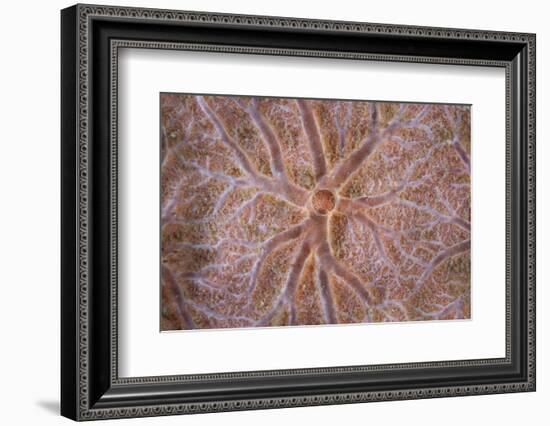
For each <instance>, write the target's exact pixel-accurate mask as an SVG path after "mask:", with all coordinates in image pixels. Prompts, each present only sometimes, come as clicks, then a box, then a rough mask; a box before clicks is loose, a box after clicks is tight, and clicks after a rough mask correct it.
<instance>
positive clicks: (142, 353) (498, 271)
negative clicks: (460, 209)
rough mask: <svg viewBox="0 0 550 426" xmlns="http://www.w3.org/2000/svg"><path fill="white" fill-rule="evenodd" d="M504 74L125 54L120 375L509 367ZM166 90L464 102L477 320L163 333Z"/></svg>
mask: <svg viewBox="0 0 550 426" xmlns="http://www.w3.org/2000/svg"><path fill="white" fill-rule="evenodd" d="M220 75H223V77H224V78H218V76H220ZM151 76H155V78H151ZM182 76H185V77H182ZM504 76H505V73H504V70H503V69H502V68H487V67H464V66H448V65H438V66H434V65H429V64H407V65H404V64H401V63H387V62H386V63H372V62H362V61H353V62H351V61H342V60H327V59H326V58H322V59H317V58H297V57H286V58H283V57H276V58H275V59H274V58H273V57H269V56H258V55H249V56H246V57H243V56H242V55H238V56H236V55H227V54H219V53H204V52H177V51H158V50H156V51H155V50H143V49H140V50H136V49H124V50H123V51H122V52H121V53H120V56H119V81H120V87H119V92H118V94H119V111H120V113H119V158H120V159H121V162H120V165H119V175H120V181H119V185H120V194H121V199H120V203H119V206H120V210H119V215H120V216H119V223H120V225H121V227H120V233H119V253H120V267H119V280H120V281H119V335H120V340H119V344H120V346H119V349H120V357H119V360H120V364H119V365H120V368H119V374H120V375H121V376H123V377H124V376H126V377H128V376H129V377H133V376H155V375H169V374H198V373H214V372H219V371H247V370H270V369H288V368H314V367H325V366H345V365H361V364H377V363H392V362H424V361H436V360H456V359H478V358H499V357H504V356H505V334H504V333H505V311H504V308H505V233H504V232H503V230H504V229H505V214H504V211H505V179H504V177H505V152H506V151H505V144H504V141H505V78H504ZM328 80H330V81H331V84H330V85H326V84H323V82H325V81H328ZM266 82H268V84H266ZM166 91H176V92H187V93H189V92H193V93H205V92H206V93H217V94H222V93H225V94H228V93H229V94H230V93H239V94H248V95H252V94H256V95H258V94H261V95H266V96H269V95H272V96H301V97H328V98H333V99H335V98H336V99H337V98H340V99H377V100H389V101H392V100H396V101H399V100H407V101H411V102H412V101H415V102H449V103H462V104H464V103H471V104H472V107H471V114H472V129H471V131H472V152H471V159H472V277H471V278H472V302H473V303H472V319H471V320H461V321H417V322H408V323H391V324H381V323H378V324H355V325H353V326H349V325H346V326H320V327H276V328H268V329H258V328H255V329H233V330H201V331H192V332H190V331H182V332H178V333H159V331H158V330H159V324H158V323H159V308H158V306H159V303H160V301H159V287H158V281H159V279H158V277H159V260H158V253H159V237H158V229H159V223H158V217H159V213H158V209H159V206H158V205H157V204H156V203H152V202H151V200H158V199H159V169H158V164H159V149H158V128H159V127H158V126H159V110H158V108H159V107H158V101H159V92H166ZM483 253H491V254H492V255H491V256H490V257H486V256H483V255H482V254H483ZM228 347H231V350H229V351H228V350H225V351H223V350H222V349H221V348H228ZM190 348H192V349H190ZM222 351H223V356H221V357H220V353H221V352H222ZM213 366H214V368H215V369H213Z"/></svg>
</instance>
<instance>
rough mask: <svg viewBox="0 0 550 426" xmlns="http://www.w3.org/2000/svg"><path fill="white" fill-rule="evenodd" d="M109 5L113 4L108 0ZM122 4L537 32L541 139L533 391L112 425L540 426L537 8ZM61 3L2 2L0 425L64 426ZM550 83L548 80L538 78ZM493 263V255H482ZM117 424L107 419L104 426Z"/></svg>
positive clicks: (549, 196) (466, 0)
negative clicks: (61, 360) (338, 425)
mask: <svg viewBox="0 0 550 426" xmlns="http://www.w3.org/2000/svg"><path fill="white" fill-rule="evenodd" d="M104 3H107V4H117V3H119V2H118V1H117V2H111V1H108V0H105V1H104ZM120 3H126V4H131V5H134V6H149V7H153V6H156V7H166V8H175V9H196V10H207V11H226V12H235V13H255V14H268V15H286V16H299V17H314V18H330V19H345V20H358V21H370V22H383V23H400V24H418V25H437V26H449V27H466V28H480V29H495V30H509V31H529V32H536V33H537V35H538V38H537V44H538V46H537V53H538V58H537V66H538V71H537V76H538V79H539V80H538V82H537V88H538V89H537V95H538V101H537V107H538V114H537V115H538V117H539V122H538V125H537V132H538V141H539V144H538V152H537V163H538V165H539V167H538V177H537V182H538V185H537V187H538V190H537V192H538V206H537V208H538V214H537V216H538V219H539V221H538V228H537V229H538V230H537V235H538V239H537V244H538V250H537V251H538V292H537V301H538V303H537V314H538V332H537V335H538V345H537V347H538V373H537V378H538V386H537V387H538V391H537V392H536V393H530V394H509V395H492V396H481V397H463V398H453V399H438V400H423V401H404V402H387V403H376V404H361V405H348V406H329V407H318V408H294V409H285V410H270V411H258V412H241V413H226V414H212V415H202V416H188V417H185V418H181V417H179V418H178V417H172V418H156V419H135V420H118V421H117V422H120V424H135V425H138V424H159V425H161V424H182V422H186V424H189V425H217V424H227V425H237V424H238V425H257V424H267V425H269V424H280V423H289V424H300V423H301V422H307V423H315V424H319V425H325V424H326V425H330V424H334V423H337V422H338V423H352V424H355V423H361V424H365V423H371V424H372V423H380V422H384V423H385V424H389V425H391V424H399V423H400V422H401V423H405V422H406V423H407V424H419V425H420V424H422V425H440V424H442V423H444V424H445V425H448V426H450V425H465V424H466V425H470V424H472V425H473V424H478V423H479V422H481V421H490V422H491V423H492V424H498V425H517V424H523V423H528V422H530V423H531V424H546V423H547V422H548V416H549V415H548V401H549V400H550V367H548V363H549V362H550V361H548V360H549V358H550V356H549V355H550V353H549V347H548V342H550V314H549V312H550V310H549V309H548V304H549V303H550V300H549V292H548V289H547V287H546V285H547V283H548V280H549V278H550V263H549V262H548V257H549V256H550V247H549V243H550V235H549V230H550V228H549V226H548V223H547V221H546V222H545V218H548V217H550V193H549V191H548V185H550V170H549V168H548V166H547V164H548V162H549V161H550V148H549V147H548V144H547V143H545V142H546V141H547V140H548V138H549V137H550V134H549V130H550V127H549V125H548V124H547V120H545V119H544V118H545V117H547V116H548V115H549V114H550V104H549V101H550V98H549V97H548V75H550V50H549V42H550V28H548V26H547V21H546V17H547V16H548V12H547V11H545V10H543V7H544V2H542V1H540V0H530V1H529V0H525V1H523V2H521V3H518V2H517V1H503V0H501V1H490V2H489V1H487V2H480V1H470V0H463V1H462V2H459V3H449V4H445V5H444V4H442V2H440V1H420V0H418V1H415V2H410V1H406V0H394V1H392V2H369V3H365V2H358V1H357V0H339V1H338V2H334V1H330V2H329V1H324V0H323V1H321V0H316V1H302V2H297V1H295V0H277V1H271V2H258V1H250V0H248V1H245V0H242V1H241V0H231V1H230V2H229V1H227V0H225V1H224V0H192V1H191V0H189V1H175V0H172V1H169V0H162V1H152V0H149V1H140V0H133V1H131V2H124V1H123V0H120ZM68 5H70V3H69V2H65V1H55V0H54V1H49V2H36V1H34V2H33V1H26V2H10V3H7V4H4V5H3V8H2V12H3V18H4V19H3V22H2V26H0V31H1V32H2V34H1V36H2V37H1V40H2V53H3V55H2V68H0V73H1V76H2V78H1V79H0V105H1V107H2V110H1V117H2V121H1V125H0V141H1V142H0V143H1V144H0V150H1V152H0V174H1V176H0V178H1V179H0V182H1V184H0V185H1V195H2V205H1V210H0V215H1V219H2V220H1V221H0V241H1V242H0V250H1V253H0V254H1V259H2V263H1V268H0V271H1V272H0V276H1V279H0V283H1V287H0V288H1V289H2V290H1V291H2V294H1V297H0V324H1V331H2V351H1V352H0V359H1V362H0V378H1V380H0V393H1V395H0V398H1V399H0V400H1V401H2V412H1V416H2V423H3V424H8V425H17V424H42V425H48V424H52V425H53V424H69V421H68V420H66V419H63V418H60V417H58V415H57V411H58V394H59V384H58V383H59V332H58V330H59V9H60V8H62V7H65V6H68ZM545 79H546V80H545ZM487 255H490V254H487ZM109 423H113V424H116V423H115V422H114V421H113V422H111V421H109V422H105V423H102V424H109Z"/></svg>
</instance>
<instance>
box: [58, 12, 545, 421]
mask: <svg viewBox="0 0 550 426" xmlns="http://www.w3.org/2000/svg"><path fill="white" fill-rule="evenodd" d="M132 23H134V24H139V25H137V26H138V27H139V29H137V30H136V29H129V27H128V24H132ZM213 27H215V28H217V29H220V30H222V29H223V30H224V31H226V32H227V33H228V34H231V35H233V34H234V40H237V44H231V43H229V44H221V40H219V42H218V43H215V42H212V40H211V37H209V36H208V35H206V33H205V30H207V29H208V28H213ZM170 28H172V29H173V28H179V29H182V30H188V33H186V31H181V33H183V35H180V36H177V37H176V36H175V34H174V32H173V31H170ZM249 32H253V33H254V34H268V33H269V34H268V35H266V36H265V37H266V40H263V43H264V45H262V46H260V45H253V43H251V41H250V40H248V39H247V38H248V35H247V34H248V33H249ZM145 33H147V34H148V35H151V34H155V36H154V38H157V39H158V40H151V39H145V38H143V37H141V36H142V35H143V34H145ZM307 33H315V34H317V35H320V36H322V37H324V38H325V39H326V40H330V41H331V43H332V45H333V46H334V47H337V49H327V50H325V48H323V47H320V46H309V45H308V46H305V45H307V44H308V43H306V42H305V41H302V40H300V35H302V34H307ZM270 34H271V35H270ZM272 34H274V35H272ZM140 37H141V38H140ZM185 37H188V39H189V40H186V39H185ZM290 38H294V39H296V38H297V39H298V41H297V42H296V43H295V44H290V42H289V39H290ZM342 40H343V41H342ZM358 40H361V42H362V43H364V41H365V40H368V41H369V43H367V45H366V47H364V48H363V50H359V49H357V45H356V44H355V43H356V41H358ZM390 42H391V44H395V46H394V47H391V48H390V47H388V46H389V44H390ZM399 43H401V44H399ZM403 46H409V47H410V46H416V47H415V48H414V49H413V50H414V51H415V52H417V54H415V55H411V54H404V53H403V52H401V51H400V50H399V49H400V48H402V47H403ZM127 47H131V48H154V49H177V50H198V51H221V52H230V53H240V54H246V53H255V54H265V55H297V56H315V57H326V58H342V59H359V60H374V61H380V60H384V61H396V62H423V63H433V64H436V63H438V64H440V63H445V64H455V65H481V66H491V67H503V68H505V70H506V115H507V117H506V123H507V129H506V135H507V136H506V138H507V141H506V149H507V153H506V159H507V160H506V161H507V164H506V198H507V212H506V223H507V229H506V234H507V235H506V244H507V247H506V277H507V278H506V280H507V282H506V304H507V306H506V323H507V324H506V357H505V358H502V359H500V358H499V359H482V360H464V361H449V362H432V363H414V364H388V365H375V366H360V367H327V368H318V369H301V370H274V371H261V372H244V373H222V374H208V375H188V376H160V377H139V378H124V379H123V378H119V377H118V367H117V356H118V351H117V345H118V343H117V342H118V328H117V256H118V253H117V228H118V224H117V207H116V206H117V200H118V198H117V197H118V194H117V191H118V188H117V155H118V154H117V110H118V98H117V87H118V79H117V77H118V75H117V70H118V49H119V48H127ZM449 47H451V50H449ZM453 49H454V50H453ZM444 50H447V51H448V52H450V53H443V52H444ZM438 52H439V54H437V53H438ZM62 81H63V85H62V86H63V87H62V224H63V226H62V228H63V229H62V378H61V380H62V405H61V411H62V414H63V415H65V416H67V417H70V418H72V419H75V420H92V419H101V418H114V417H139V416H152V415H155V416H156V415H169V414H184V413H197V412H213V411H229V410H243V409H260V408H275V407H291V406H307V405H323V404H339V403H352V402H366V401H381V400H400V399H416V398H434V397H443V396H461V395H475V394H488V393H503V392H519V391H534V390H535V35H533V34H523V33H510V32H495V31H479V30H463V29H447V28H430V27H412V26H401V25H382V24H368V23H357V22H336V21H323V20H308V19H295V18H280V17H266V16H245V15H229V14H214V13H201V12H183V11H168V10H156V9H136V8H126V7H104V6H91V5H76V6H73V7H71V8H68V9H65V10H63V11H62ZM91 158H93V159H94V160H93V162H92V161H90V160H91ZM92 164H93V167H92ZM479 369H485V370H483V371H487V374H488V377H479V379H478V380H473V379H472V380H471V383H470V384H467V385H458V384H453V380H455V382H458V378H462V376H460V374H459V373H458V372H463V376H468V374H473V372H474V371H481V370H479ZM497 370H499V371H500V370H502V371H501V372H500V373H499V374H500V376H499V375H498V374H496V373H495V372H494V371H497ZM453 371H457V373H453V374H451V375H450V376H449V374H450V372H453ZM408 372H415V373H416V374H417V375H418V374H419V373H424V372H426V378H428V377H430V378H431V380H432V382H430V381H429V380H428V383H433V386H430V385H426V386H425V387H419V386H414V382H412V381H411V380H409V381H408V382H407V373H408ZM380 373H383V374H384V375H385V376H391V377H389V379H388V380H387V381H385V383H384V385H383V386H381V385H379V383H380ZM489 373H491V374H489ZM476 374H477V376H479V373H476ZM457 375H458V376H457ZM336 376H337V378H338V380H339V381H340V382H341V381H342V379H345V380H347V382H345V383H344V384H341V385H340V387H339V388H338V389H339V390H337V391H334V390H332V391H327V390H328V389H329V387H330V383H331V380H335V378H336ZM454 377H456V378H454ZM235 379H239V381H240V382H243V383H244V384H243V386H242V389H241V390H239V391H238V392H233V393H231V392H229V391H225V393H224V390H223V386H224V384H228V383H229V382H230V381H231V380H235ZM304 380H305V381H307V382H308V384H309V383H310V382H312V383H311V386H309V388H307V389H306V390H299V389H298V388H299V387H300V386H299V385H300V383H301V381H304ZM377 380H378V382H377ZM377 383H378V384H377ZM334 387H335V386H334V385H332V387H330V388H331V389H333V388H334ZM168 391H169V392H168ZM260 391H261V393H260ZM174 395H175V396H174ZM258 395H262V396H258ZM265 395H268V396H265Z"/></svg>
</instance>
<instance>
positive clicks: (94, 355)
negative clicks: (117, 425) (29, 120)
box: [61, 5, 535, 420]
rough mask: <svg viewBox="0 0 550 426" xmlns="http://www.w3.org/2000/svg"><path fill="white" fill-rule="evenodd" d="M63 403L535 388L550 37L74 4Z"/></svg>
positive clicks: (90, 414) (232, 405) (345, 399)
mask: <svg viewBox="0 0 550 426" xmlns="http://www.w3.org/2000/svg"><path fill="white" fill-rule="evenodd" d="M61 51H62V75H61V79H62V93H61V98H62V123H61V127H62V141H61V148H62V149H61V160H62V183H61V190H62V218H61V220H62V235H61V237H62V238H61V239H62V253H61V254H62V282H61V287H62V288H61V320H62V329H61V335H62V336H61V337H62V351H61V352H62V359H61V366H62V374H61V385H62V386H61V412H62V414H63V415H64V416H66V417H69V418H71V419H74V420H93V419H105V418H122V417H141V416H158V415H169V414H187V413H206V412H215V411H229V410H246V409H263V408H276V407H293V406H307V405H321V404H344V403H355V402H369V401H382V400H399V399H417V398H436V397H450V396H465V395H478V394H491V393H504V392H523V391H534V390H535V35H534V34H523V33H521V34H520V33H509V32H506V33H505V32H495V31H480V30H463V29H449V28H427V27H412V26H402V25H387V24H369V23H358V22H335V21H320V20H307V19H295V18H280V17H269V16H243V15H227V14H216V13H202V12H185V11H169V10H154V9H138V8H128V7H104V6H95V5H76V6H73V7H70V8H67V9H64V10H63V11H62V12H61Z"/></svg>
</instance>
